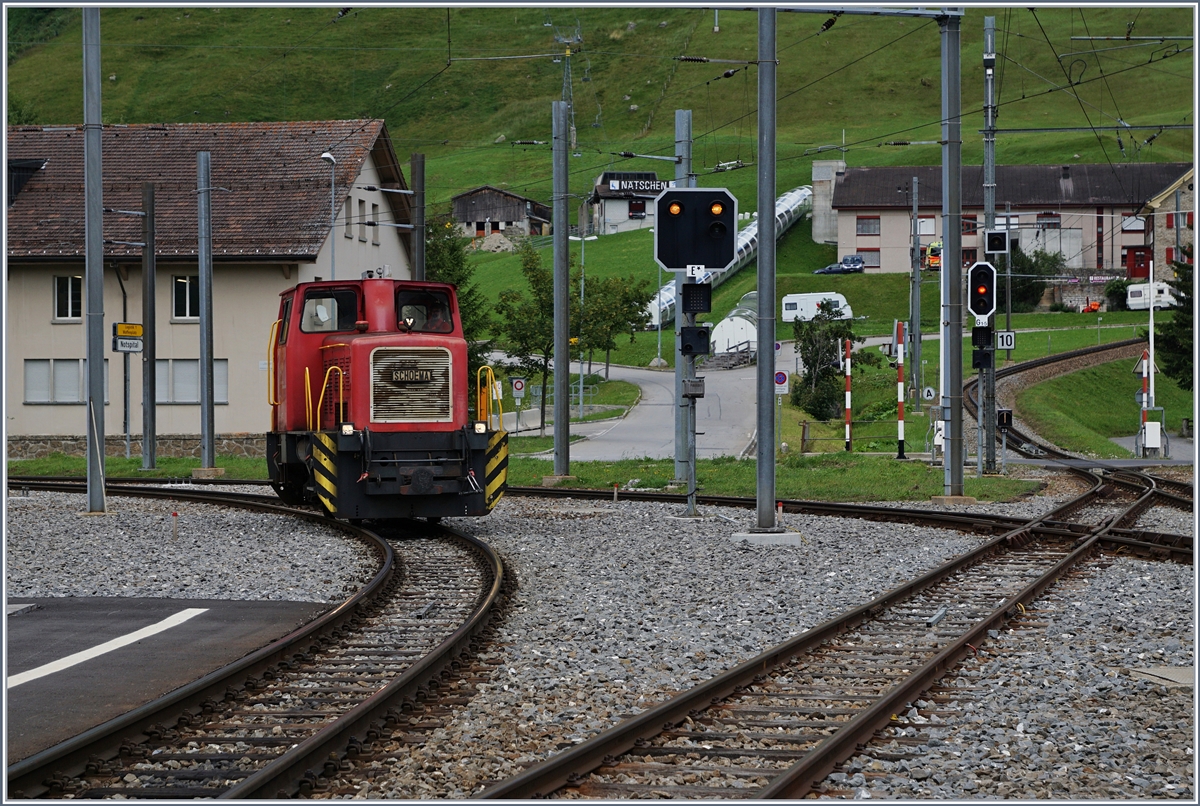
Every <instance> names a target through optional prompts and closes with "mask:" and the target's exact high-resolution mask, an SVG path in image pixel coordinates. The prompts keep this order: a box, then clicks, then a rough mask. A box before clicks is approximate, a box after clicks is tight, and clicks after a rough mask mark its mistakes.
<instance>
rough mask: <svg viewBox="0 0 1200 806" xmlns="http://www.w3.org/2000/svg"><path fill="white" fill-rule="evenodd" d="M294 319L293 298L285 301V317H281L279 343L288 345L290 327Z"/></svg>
mask: <svg viewBox="0 0 1200 806" xmlns="http://www.w3.org/2000/svg"><path fill="white" fill-rule="evenodd" d="M291 319H292V297H288V298H287V299H285V300H284V301H283V315H282V316H280V317H279V320H280V321H279V339H278V341H279V343H280V344H287V332H288V325H289V324H291Z"/></svg>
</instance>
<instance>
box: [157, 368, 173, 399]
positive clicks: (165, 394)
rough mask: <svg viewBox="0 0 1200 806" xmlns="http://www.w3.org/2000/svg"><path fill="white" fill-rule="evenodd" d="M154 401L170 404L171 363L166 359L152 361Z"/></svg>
mask: <svg viewBox="0 0 1200 806" xmlns="http://www.w3.org/2000/svg"><path fill="white" fill-rule="evenodd" d="M154 401H155V402H156V403H170V402H171V362H170V360H169V359H166V358H158V359H155V361H154Z"/></svg>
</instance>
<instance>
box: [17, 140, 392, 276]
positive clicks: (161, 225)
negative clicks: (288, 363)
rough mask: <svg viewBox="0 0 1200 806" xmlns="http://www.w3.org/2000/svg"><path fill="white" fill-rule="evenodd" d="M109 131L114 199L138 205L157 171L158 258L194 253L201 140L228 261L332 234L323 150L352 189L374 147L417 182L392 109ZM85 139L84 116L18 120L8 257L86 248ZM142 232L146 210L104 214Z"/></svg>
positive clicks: (307, 251) (309, 246) (309, 248)
mask: <svg viewBox="0 0 1200 806" xmlns="http://www.w3.org/2000/svg"><path fill="white" fill-rule="evenodd" d="M101 143H102V145H101V149H102V157H101V163H102V169H103V181H104V206H105V207H108V208H115V209H123V210H140V209H141V207H142V184H143V183H144V182H153V183H154V185H155V225H156V226H155V243H156V247H157V254H158V257H159V259H160V260H170V259H171V258H180V259H184V258H186V259H189V260H194V259H195V256H196V251H197V221H196V187H197V184H196V183H197V168H196V154H197V152H200V151H207V152H210V153H211V155H212V156H211V173H210V177H211V182H212V185H213V187H214V192H213V193H212V196H211V201H212V233H213V235H212V248H213V259H214V260H218V261H219V260H230V259H232V260H238V261H247V260H280V259H282V260H314V259H315V258H316V255H317V252H318V251H319V250H320V248H321V245H322V244H323V243H324V242H325V240H326V239H327V238H328V237H329V202H330V192H329V191H330V179H331V177H330V168H329V163H327V162H324V161H322V160H321V158H320V156H321V153H322V152H324V151H329V152H331V153H332V154H333V156H334V158H335V159H336V160H337V164H336V167H335V169H334V183H335V184H336V186H337V187H338V188H339V189H340V190H342V191H343V195H344V193H345V192H346V191H348V190H349V188H350V186H351V185H353V184H354V183H355V182H357V181H359V176H360V174H361V172H362V170H363V167H364V165H365V163H366V160H367V157H368V155H370V156H371V158H372V161H373V163H374V166H375V168H376V171H377V172H378V175H379V177H380V180H381V182H382V186H383V187H387V188H399V189H407V185H406V183H405V180H404V176H403V173H402V172H401V170H400V164H399V160H398V159H397V158H396V152H395V150H394V149H393V147H392V143H391V138H390V136H389V135H388V131H387V127H386V126H385V125H384V122H383V121H382V120H324V121H302V122H300V121H292V122H281V123H163V124H137V125H128V126H122V125H107V126H104V127H103V130H102V134H101ZM83 145H84V131H83V127H82V126H53V127H52V126H46V127H41V126H10V127H8V143H7V146H8V153H7V157H8V165H9V175H10V182H9V196H8V203H9V206H8V256H9V257H10V258H31V259H37V258H43V259H44V258H58V259H61V258H82V257H83V256H84V226H83V221H84V201H85V196H84V153H83V151H84V149H83ZM39 162H41V165H40V166H39V165H38V163H39ZM14 179H16V180H17V181H16V182H14V181H13V180H14ZM383 195H384V196H385V197H386V199H387V203H389V204H390V205H391V206H392V211H391V212H392V220H394V221H396V222H398V223H409V222H410V215H409V206H408V196H407V195H404V194H398V193H385V194H383ZM141 232H142V226H141V221H140V219H139V218H136V217H134V216H128V215H119V214H108V215H105V216H104V238H105V240H106V241H131V242H137V241H141ZM404 237H409V236H407V234H406V235H405V236H404ZM140 254H141V251H140V247H138V246H130V245H120V244H108V243H106V244H105V256H106V257H130V258H136V257H138V256H140Z"/></svg>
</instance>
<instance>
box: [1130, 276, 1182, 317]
mask: <svg viewBox="0 0 1200 806" xmlns="http://www.w3.org/2000/svg"><path fill="white" fill-rule="evenodd" d="M1125 306H1126V307H1127V308H1129V310H1131V311H1147V310H1149V309H1150V284H1149V283H1138V284H1136V285H1131V286H1129V287H1128V288H1127V289H1126V290H1125ZM1174 307H1175V297H1173V296H1171V286H1169V285H1167V284H1166V283H1155V284H1154V310H1156V311H1157V310H1161V309H1162V308H1174Z"/></svg>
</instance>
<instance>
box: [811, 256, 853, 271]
mask: <svg viewBox="0 0 1200 806" xmlns="http://www.w3.org/2000/svg"><path fill="white" fill-rule="evenodd" d="M862 270H863V259H862V255H846V256H845V257H844V258H842V260H841V262H840V263H830V264H829V265H828V266H826V267H825V268H823V269H817V270H816V271H814V272H813V274H857V273H860V272H862Z"/></svg>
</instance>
